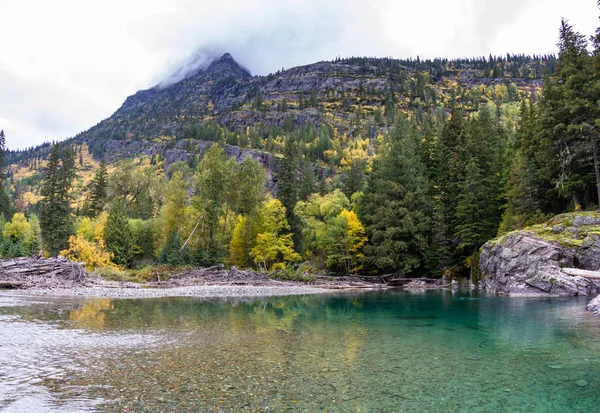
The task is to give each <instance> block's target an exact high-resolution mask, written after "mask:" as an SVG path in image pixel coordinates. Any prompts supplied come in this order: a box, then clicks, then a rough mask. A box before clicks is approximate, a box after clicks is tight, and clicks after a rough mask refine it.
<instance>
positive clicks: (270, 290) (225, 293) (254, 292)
mask: <svg viewBox="0 0 600 413" xmlns="http://www.w3.org/2000/svg"><path fill="white" fill-rule="evenodd" d="M130 287H131V286H122V287H106V286H100V285H98V286H91V287H72V288H55V289H48V288H32V289H27V290H3V291H1V290H0V291H1V292H0V294H2V295H5V296H6V295H11V296H21V295H33V296H52V297H90V298H94V297H98V298H135V299H143V298H164V297H198V298H224V297H271V296H287V295H305V294H324V293H330V292H334V291H336V290H332V289H327V288H319V287H312V286H303V285H273V286H265V285H261V286H253V285H197V286H186V287H171V288H140V287H138V288H130Z"/></svg>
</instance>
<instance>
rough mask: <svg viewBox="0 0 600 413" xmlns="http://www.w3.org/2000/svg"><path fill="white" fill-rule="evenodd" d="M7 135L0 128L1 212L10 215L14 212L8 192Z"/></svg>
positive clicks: (6, 215)
mask: <svg viewBox="0 0 600 413" xmlns="http://www.w3.org/2000/svg"><path fill="white" fill-rule="evenodd" d="M5 152H6V137H5V135H4V130H0V214H4V216H5V217H9V216H10V215H11V213H12V208H11V206H10V199H9V197H8V194H7V193H6V188H5V180H6V155H5Z"/></svg>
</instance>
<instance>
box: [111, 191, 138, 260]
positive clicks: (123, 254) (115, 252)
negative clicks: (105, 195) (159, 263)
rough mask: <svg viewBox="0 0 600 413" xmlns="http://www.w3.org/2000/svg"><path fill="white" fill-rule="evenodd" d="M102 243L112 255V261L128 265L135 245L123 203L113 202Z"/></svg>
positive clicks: (133, 253)
mask: <svg viewBox="0 0 600 413" xmlns="http://www.w3.org/2000/svg"><path fill="white" fill-rule="evenodd" d="M104 244H105V245H106V250H107V251H108V252H110V253H111V254H112V256H113V262H114V263H115V264H117V265H123V266H128V265H129V264H130V263H131V259H132V258H133V256H134V255H135V252H136V246H135V245H134V242H133V235H132V233H131V228H129V223H128V221H127V215H126V214H125V209H124V208H123V204H121V203H120V202H115V203H114V204H113V205H112V207H111V209H110V212H109V213H108V219H107V221H106V227H105V228H104Z"/></svg>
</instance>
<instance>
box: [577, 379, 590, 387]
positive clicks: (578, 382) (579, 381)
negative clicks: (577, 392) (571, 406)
mask: <svg viewBox="0 0 600 413" xmlns="http://www.w3.org/2000/svg"><path fill="white" fill-rule="evenodd" d="M575 384H576V385H578V386H579V387H585V386H587V385H588V382H587V381H586V380H583V379H582V380H577V381H576V382H575Z"/></svg>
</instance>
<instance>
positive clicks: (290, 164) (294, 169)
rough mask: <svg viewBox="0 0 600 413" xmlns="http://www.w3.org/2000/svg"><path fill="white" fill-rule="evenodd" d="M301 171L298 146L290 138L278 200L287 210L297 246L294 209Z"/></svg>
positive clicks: (282, 161)
mask: <svg viewBox="0 0 600 413" xmlns="http://www.w3.org/2000/svg"><path fill="white" fill-rule="evenodd" d="M299 169H300V161H299V153H298V144H297V143H296V139H295V138H294V137H293V136H291V135H290V136H288V137H287V138H286V140H285V145H284V148H283V159H282V160H281V162H280V166H279V175H278V179H277V188H278V189H277V198H278V199H279V200H280V201H281V203H282V204H283V206H284V208H285V217H286V220H287V222H288V224H289V226H290V230H291V232H292V234H294V241H295V244H296V245H298V244H299V236H300V231H299V226H298V220H297V218H296V216H295V214H294V208H295V206H296V203H297V202H298V171H299Z"/></svg>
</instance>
